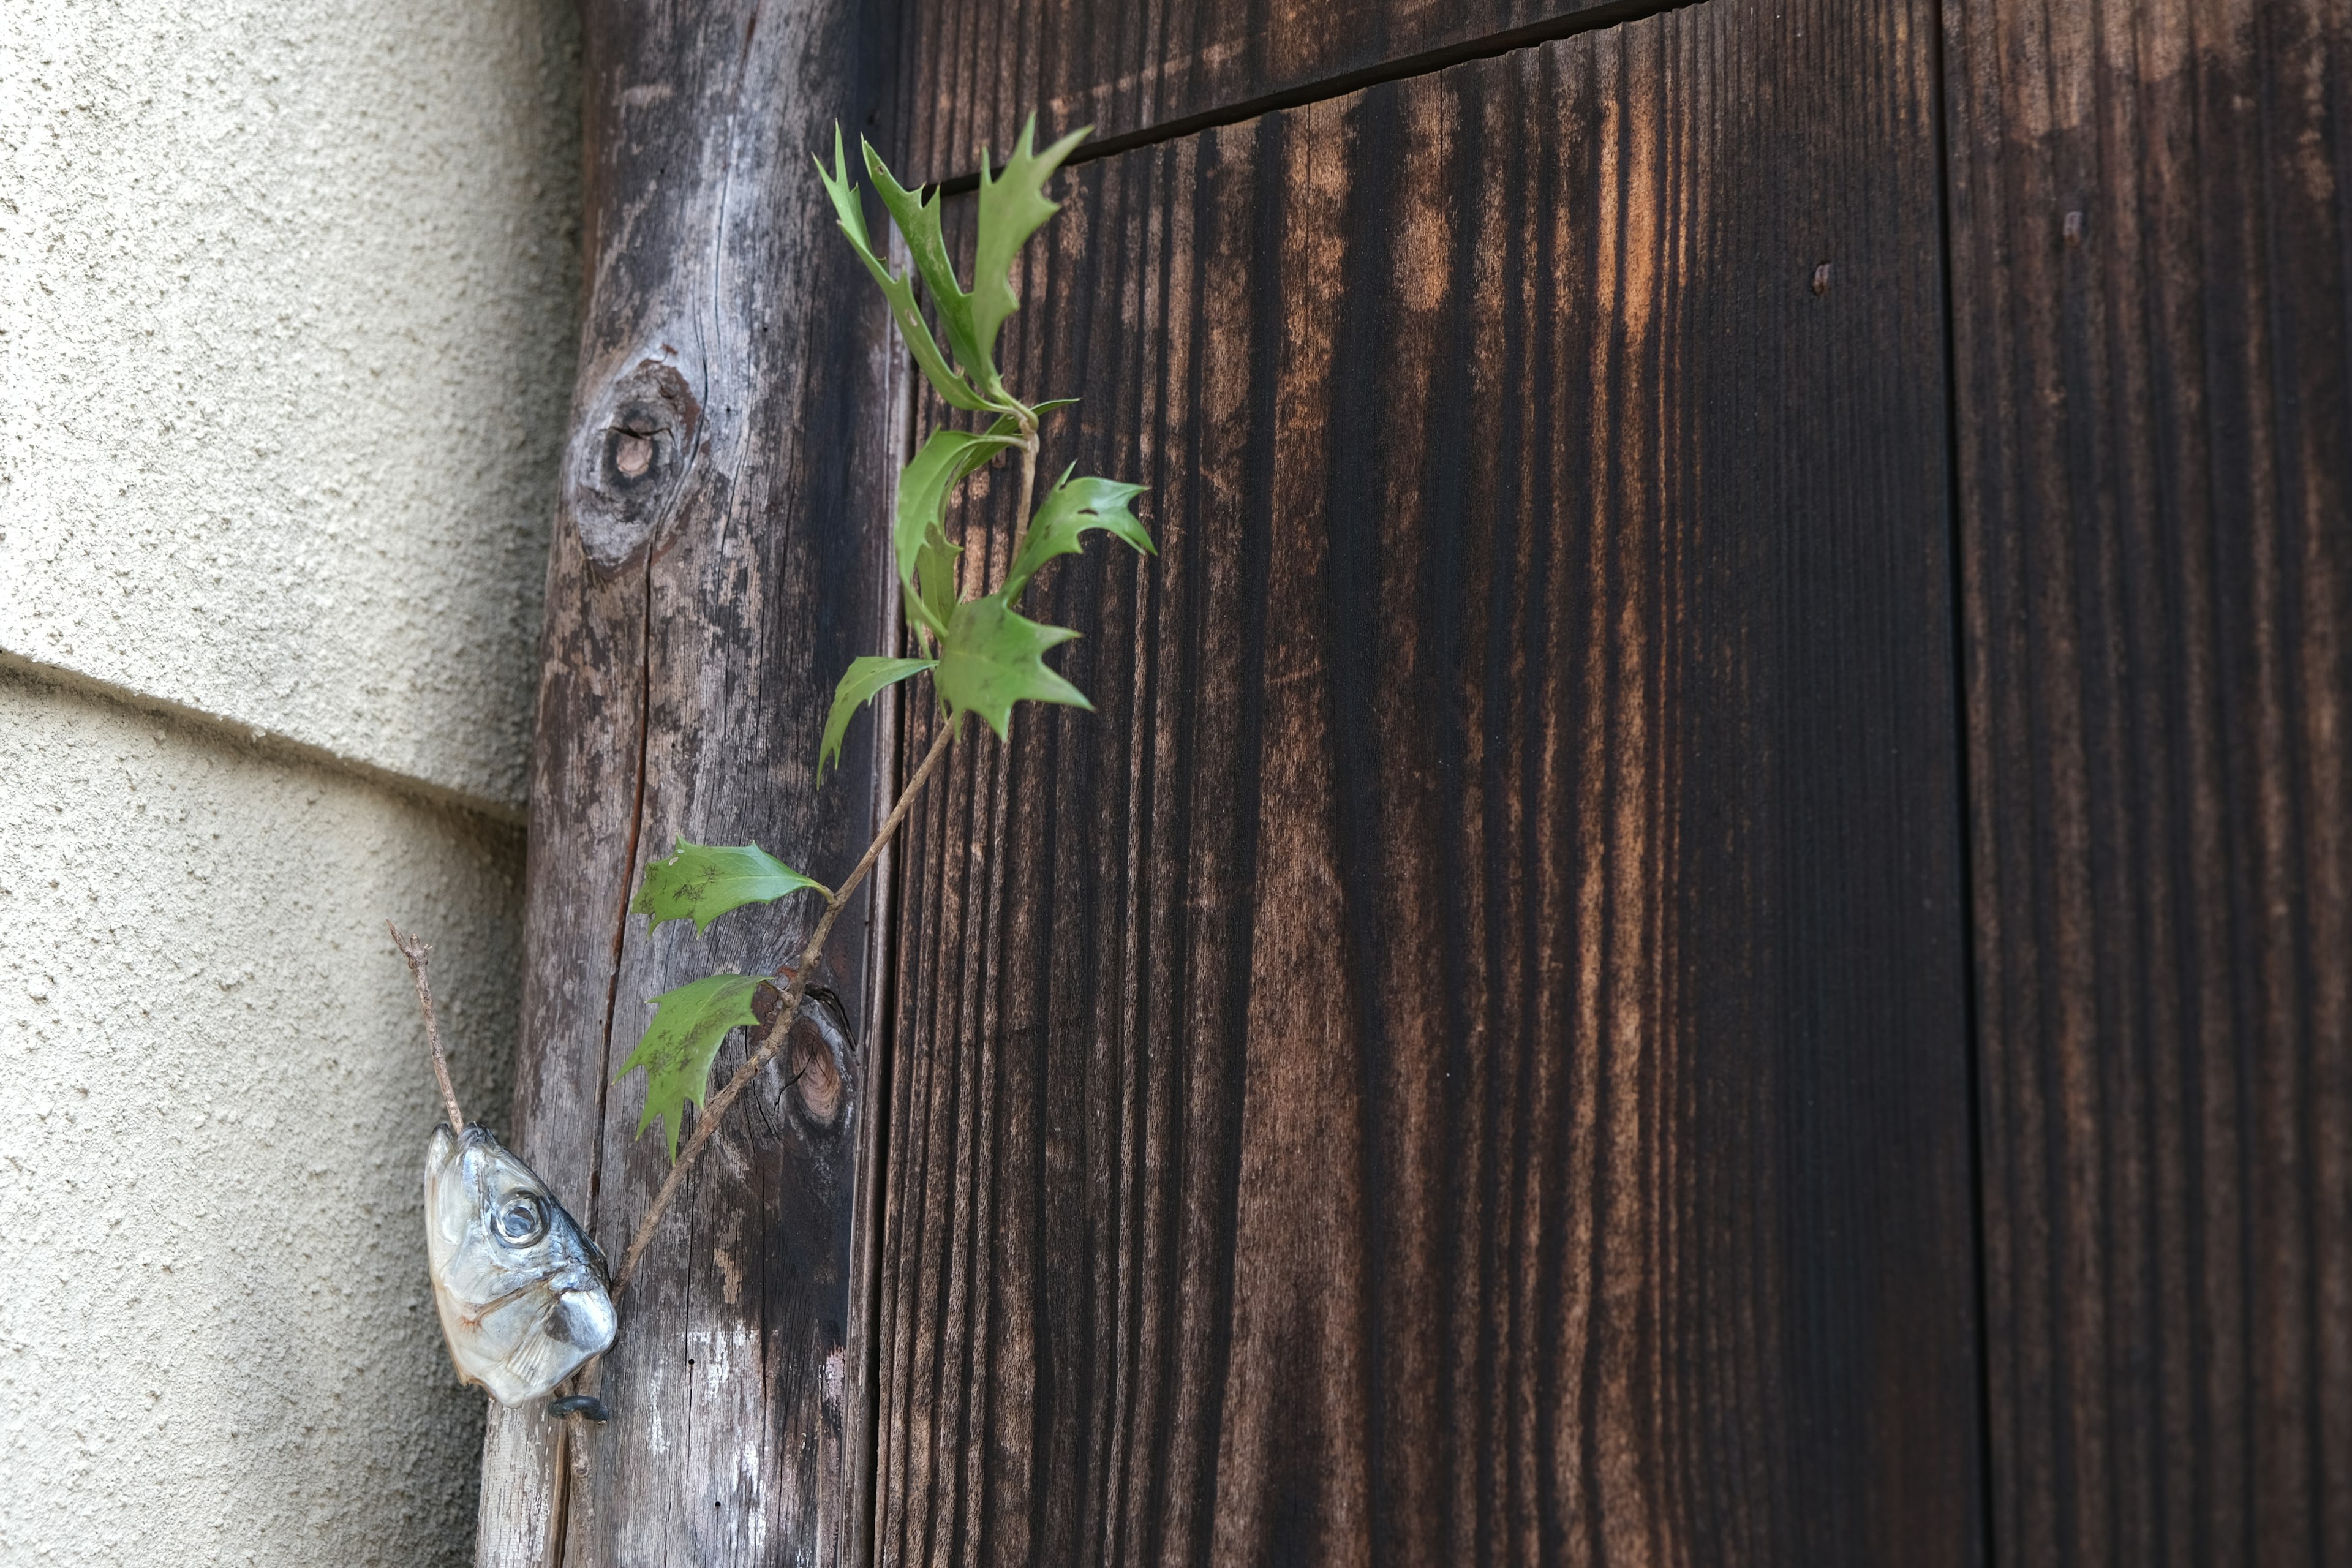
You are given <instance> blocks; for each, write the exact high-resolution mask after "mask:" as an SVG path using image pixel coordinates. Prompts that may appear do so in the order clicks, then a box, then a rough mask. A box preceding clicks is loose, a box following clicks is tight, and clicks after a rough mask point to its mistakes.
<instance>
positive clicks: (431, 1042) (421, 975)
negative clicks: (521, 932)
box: [383, 921, 466, 1138]
mask: <svg viewBox="0 0 2352 1568" xmlns="http://www.w3.org/2000/svg"><path fill="white" fill-rule="evenodd" d="M383 929H384V930H386V931H390V932H391V933H392V945H393V946H394V947H396V948H398V949H400V956H401V957H403V958H404V959H406V960H408V973H409V977H410V978H411V979H413V980H415V982H416V1000H417V1004H418V1005H420V1006H422V1007H423V1008H424V1009H425V1044H426V1045H428V1046H431V1047H433V1076H434V1077H435V1078H436V1079H440V1080H441V1104H442V1106H443V1108H444V1109H446V1110H447V1111H448V1112H449V1131H452V1132H455V1133H456V1134H457V1135H458V1136H459V1137H460V1138H462V1137H464V1136H465V1135H466V1118H465V1117H464V1116H463V1115H462V1114H460V1113H459V1111H458V1110H457V1086H456V1085H454V1084H452V1083H451V1082H450V1081H449V1058H448V1055H447V1054H446V1052H444V1051H443V1050H442V1049H441V1020H440V1018H439V1017H438V1016H436V1015H435V1013H434V1011H433V982H432V981H431V980H430V979H428V978H426V976H425V965H426V964H427V963H430V962H431V961H432V958H433V950H432V949H431V948H429V947H427V946H425V944H424V943H423V942H419V941H417V940H416V939H415V937H413V936H410V935H407V934H406V933H405V932H404V931H402V930H401V929H400V928H399V927H398V926H396V925H394V924H393V923H392V922H391V921H384V922H383Z"/></svg>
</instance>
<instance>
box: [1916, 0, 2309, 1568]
mask: <svg viewBox="0 0 2352 1568" xmlns="http://www.w3.org/2000/svg"><path fill="white" fill-rule="evenodd" d="M1947 17H1948V30H1947V67H1948V73H1949V75H1948V84H1949V100H1950V103H1951V106H1952V122H1951V123H1952V135H1951V147H1952V152H1951V185H1950V193H1951V195H1950V204H1951V205H1950V213H1951V233H1952V255H1953V268H1954V279H1953V285H1954V287H1953V299H1954V310H1955V323H1956V331H1955V339H1956V351H1957V357H1956V365H1955V370H1956V378H1957V380H1956V384H1957V386H1958V406H1959V415H1960V418H1959V422H1958V429H1959V431H1960V437H1961V439H1960V481H1961V495H1962V498H1963V502H1964V507H1963V524H1964V541H1965V551H1964V563H1965V574H1966V576H1965V581H1966V601H1967V616H1966V625H1967V633H1968V658H1969V730H1970V736H1969V762H1970V769H1971V773H1972V776H1973V779H1974V781H1975V784H1974V790H1973V797H1974V802H1975V808H1974V813H1973V823H1972V840H1973V850H1972V853H1973V857H1974V867H1975V882H1974V886H1975V906H1976V911H1977V920H1976V926H1977V935H1976V943H1977V963H1978V971H1979V980H1980V996H1981V1030H1982V1036H1983V1040H1984V1053H1985V1054H1984V1059H1985V1063H1986V1073H1985V1079H1984V1101H1983V1106H1984V1110H1983V1114H1984V1167H1985V1194H1986V1221H1987V1241H1988V1259H1989V1265H1990V1267H1989V1273H1988V1301H1989V1307H1990V1313H1989V1330H1990V1343H1991V1347H1992V1355H1991V1358H1990V1369H1989V1370H1990V1380H1991V1381H1990V1387H1991V1419H1992V1436H1993V1452H1994V1458H1995V1464H1994V1480H1995V1487H1994V1495H1995V1505H1996V1506H1995V1517H1996V1521H1997V1522H1996V1541H1997V1546H1998V1554H1999V1557H2000V1560H2001V1561H2003V1562H2011V1563H2037V1564H2038V1563H2132V1564H2140V1563H2148V1564H2189V1563H2243V1564H2249V1565H2252V1564H2263V1565H2273V1564H2303V1563H2344V1562H2352V1488H2347V1476H2352V1013H2348V1012H2347V956H2352V923H2347V915H2352V910H2348V909H2347V885H2352V782H2347V781H2352V774H2347V734H2346V730H2345V725H2346V722H2347V707H2348V706H2352V652H2347V626H2352V521H2347V516H2352V514H2347V500H2352V322H2347V299H2352V225H2347V214H2346V207H2345V201H2344V196H2343V182H2344V180H2345V179H2346V178H2347V176H2352V101H2347V90H2352V89H2347V83H2352V74H2347V72H2352V8H2347V6H2346V5H2343V4H2341V3H2338V0H2226V3H2221V4H2211V5H2187V4H2180V3H2178V0H2129V3H2126V0H2084V3H2081V4H2066V5H2060V4H2055V3H2050V0H1969V3H1968V4H1964V5H1948V7H1947Z"/></svg>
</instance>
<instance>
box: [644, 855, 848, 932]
mask: <svg viewBox="0 0 2352 1568" xmlns="http://www.w3.org/2000/svg"><path fill="white" fill-rule="evenodd" d="M804 888H807V889H814V890H816V891H817V892H820V893H824V892H829V890H830V889H827V888H826V887H825V885H824V883H823V882H820V881H818V880H817V879H815V878H814V877H803V876H802V875H801V874H800V873H799V872H798V871H795V870H793V868H791V867H790V866H787V865H785V864H784V863H783V862H782V860H779V859H777V858H775V857H774V856H773V855H771V854H769V853H768V852H767V851H766V850H764V849H762V848H761V847H759V846H758V845H756V844H738V845H732V846H730V845H724V844H688V842H687V841H686V840H685V839H683V838H681V839H679V840H678V841H677V849H676V850H675V851H674V852H673V853H672V854H671V855H670V857H669V858H667V859H666V860H656V861H655V862H654V863H653V864H652V865H650V866H647V867H646V879H645V880H644V881H643V882H642V883H640V884H639V885H638V887H637V896H636V898H635V900H632V901H631V902H630V904H629V912H630V913H631V914H633V915H650V916H652V917H653V926H652V927H650V928H648V929H658V928H659V927H660V926H661V924H662V922H664V921H684V920H690V921H693V922H694V934H695V935H697V936H700V935H701V934H702V933H703V932H704V931H707V930H709V927H710V922H711V921H715V920H717V919H718V918H719V916H720V915H723V914H725V913H726V912H727V911H728V910H740V909H741V908H742V907H743V906H744V905H745V904H765V903H771V902H772V901H774V900H777V899H781V898H782V897H783V896H784V895H785V894H786V893H797V892H799V891H801V890H802V889H804Z"/></svg>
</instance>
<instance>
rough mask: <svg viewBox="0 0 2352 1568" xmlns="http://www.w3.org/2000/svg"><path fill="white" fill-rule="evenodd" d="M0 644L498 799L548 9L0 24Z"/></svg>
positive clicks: (542, 391) (171, 10)
mask: <svg viewBox="0 0 2352 1568" xmlns="http://www.w3.org/2000/svg"><path fill="white" fill-rule="evenodd" d="M6 9H7V20H6V22H5V24H0V649H5V650H7V651H9V652H13V653H15V654H17V655H19V656H21V657H23V658H29V659H33V660H37V661H39V662H42V663H45V664H49V665H53V666H57V667H59V668H65V669H69V670H73V671H77V672H79V673H81V674H84V675H87V676H90V677H94V678H96V679H100V680H103V681H106V682H108V683H110V684H112V685H114V686H117V687H120V688H122V689H127V690H130V691H133V692H138V693H143V694H147V695H152V696H155V697H159V698H164V699H168V700H172V701H173V702H177V703H180V704H183V705H184V706H186V707H189V708H192V709H194V710H200V711H204V712H208V713H215V714H220V715H225V716H226V717H228V718H230V719H232V720H235V721H237V722H239V723H241V724H246V725H249V726H252V727H255V728H258V729H263V730H267V731H273V732H278V733H282V734H286V735H289V736H291V737H293V738H294V739H296V740H298V741H301V742H307V743H309V744H311V745H316V746H320V747H324V748H326V749H328V750H330V751H332V752H337V753H339V754H341V755H343V756H347V757H350V758H352V759H353V760H355V761H357V762H360V763H366V764H368V765H370V766H373V767H376V768H381V769H383V770H386V771H388V772H391V773H399V774H404V775H409V776H412V777H415V778H416V779H419V780H422V781H425V782H426V783H427V784H432V785H435V786H437V787H439V788H442V789H446V790H450V791H455V792H457V794H459V795H465V796H470V797H473V798H475V799H478V800H481V801H485V802H489V803H494V804H497V805H500V806H502V807H503V808H506V809H509V810H511V809H515V808H518V807H519V806H520V803H521V801H522V799H523V795H524V792H525V780H526V750H527V740H528V737H527V730H528V723H529V714H530V690H531V681H532V641H533V637H534V636H535V627H536V623H537V605H538V598H539V594H540V590H541V580H542V575H543V569H544V563H545V560H546V540H547V528H548V520H549V518H550V516H551V511H552V508H553V499H554V497H553V483H554V481H553V475H554V469H555V450H556V445H557V442H558V439H559V437H560V434H561V429H562V419H563V413H564V408H565V405H566V401H567V399H568V396H569V393H570V386H571V358H572V350H573V341H574V325H573V323H574V310H575V290H576V277H577V267H576V262H575V250H576V244H577V236H576V233H575V228H576V222H577V216H576V215H577V211H578V205H579V202H578V188H577V187H578V174H577V166H578V129H577V110H576V92H577V89H576V83H575V80H574V78H575V74H576V70H577V58H576V41H575V37H574V34H575V31H576V24H575V23H574V21H573V18H572V7H571V5H569V4H568V3H567V0H398V3H394V4H372V5H360V4H351V3H342V4H323V5H320V4H310V3H302V4H295V3H291V0H202V3H194V0H143V3H139V4H121V3H119V0H11V3H10V4H9V5H8V6H7V8H6Z"/></svg>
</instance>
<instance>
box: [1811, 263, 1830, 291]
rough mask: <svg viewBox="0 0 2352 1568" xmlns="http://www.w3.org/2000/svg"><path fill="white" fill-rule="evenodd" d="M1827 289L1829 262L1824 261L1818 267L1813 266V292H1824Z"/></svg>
mask: <svg viewBox="0 0 2352 1568" xmlns="http://www.w3.org/2000/svg"><path fill="white" fill-rule="evenodd" d="M1829 291H1830V264H1829V263H1828V262H1826V261H1824V262H1822V264H1821V265H1820V266H1819V267H1816V268H1813V292H1814V293H1816V294H1826V293H1828V292H1829Z"/></svg>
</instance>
